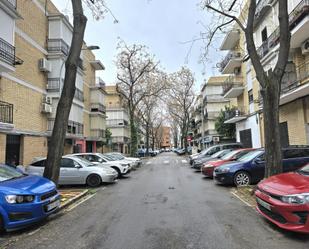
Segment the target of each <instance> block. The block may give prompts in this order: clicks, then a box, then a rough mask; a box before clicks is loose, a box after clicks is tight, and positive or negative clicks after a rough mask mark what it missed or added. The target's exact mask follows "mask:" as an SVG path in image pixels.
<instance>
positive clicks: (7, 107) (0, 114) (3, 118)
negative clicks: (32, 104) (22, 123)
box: [0, 101, 14, 124]
mask: <svg viewBox="0 0 309 249" xmlns="http://www.w3.org/2000/svg"><path fill="white" fill-rule="evenodd" d="M13 109H14V106H13V104H10V103H7V102H4V101H0V123H6V124H13Z"/></svg>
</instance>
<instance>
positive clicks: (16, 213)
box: [0, 165, 60, 231]
mask: <svg viewBox="0 0 309 249" xmlns="http://www.w3.org/2000/svg"><path fill="white" fill-rule="evenodd" d="M59 206H60V195H59V193H58V191H57V189H56V186H55V184H54V183H53V182H51V181H50V180H48V179H46V178H43V177H40V176H29V175H26V174H24V173H22V172H20V171H17V170H16V169H15V168H13V167H10V166H6V165H0V229H2V230H7V231H8V230H16V229H18V228H22V227H25V226H28V225H30V224H32V223H35V222H37V221H40V220H42V219H44V218H46V217H47V216H48V215H50V214H52V213H54V212H55V211H57V210H58V208H59Z"/></svg>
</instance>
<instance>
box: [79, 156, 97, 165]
mask: <svg viewBox="0 0 309 249" xmlns="http://www.w3.org/2000/svg"><path fill="white" fill-rule="evenodd" d="M75 159H76V161H77V162H78V163H80V164H83V165H85V166H86V167H91V166H96V164H94V163H92V162H90V161H88V160H87V159H85V158H83V157H76V158H75Z"/></svg>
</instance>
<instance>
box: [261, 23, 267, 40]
mask: <svg viewBox="0 0 309 249" xmlns="http://www.w3.org/2000/svg"><path fill="white" fill-rule="evenodd" d="M261 34H262V42H264V41H266V40H267V27H265V28H264V29H263V30H262V32H261Z"/></svg>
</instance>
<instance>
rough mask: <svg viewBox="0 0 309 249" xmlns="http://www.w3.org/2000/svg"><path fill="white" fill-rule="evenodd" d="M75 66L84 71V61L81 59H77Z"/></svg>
mask: <svg viewBox="0 0 309 249" xmlns="http://www.w3.org/2000/svg"><path fill="white" fill-rule="evenodd" d="M77 66H78V67H79V68H80V69H81V70H83V71H84V70H85V66H84V61H83V60H82V59H81V58H78V61H77Z"/></svg>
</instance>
